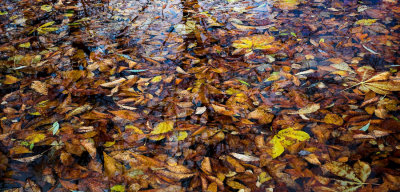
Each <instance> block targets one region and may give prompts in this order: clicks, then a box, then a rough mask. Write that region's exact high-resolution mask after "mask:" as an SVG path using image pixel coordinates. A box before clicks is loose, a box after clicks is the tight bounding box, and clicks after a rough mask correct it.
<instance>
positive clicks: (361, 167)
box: [353, 161, 371, 182]
mask: <svg viewBox="0 0 400 192" xmlns="http://www.w3.org/2000/svg"><path fill="white" fill-rule="evenodd" d="M353 169H354V172H355V173H356V175H357V177H358V178H360V179H361V181H362V182H365V181H367V179H368V177H369V175H370V174H371V167H370V166H369V165H368V163H365V162H362V161H357V162H356V163H354V165H353Z"/></svg>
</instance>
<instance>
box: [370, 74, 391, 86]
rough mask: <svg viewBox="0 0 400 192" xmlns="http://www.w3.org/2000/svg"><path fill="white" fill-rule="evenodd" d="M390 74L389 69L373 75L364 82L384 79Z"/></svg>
mask: <svg viewBox="0 0 400 192" xmlns="http://www.w3.org/2000/svg"><path fill="white" fill-rule="evenodd" d="M390 75H391V73H390V72H389V71H386V72H383V73H379V74H377V75H374V76H373V77H371V78H370V79H368V80H366V81H365V82H366V83H368V82H372V81H385V80H388V79H389V77H390Z"/></svg>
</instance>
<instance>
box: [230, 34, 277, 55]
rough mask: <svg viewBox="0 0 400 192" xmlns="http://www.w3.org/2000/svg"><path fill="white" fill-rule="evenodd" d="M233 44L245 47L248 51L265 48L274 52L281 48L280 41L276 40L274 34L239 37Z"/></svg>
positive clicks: (239, 47) (240, 47)
mask: <svg viewBox="0 0 400 192" xmlns="http://www.w3.org/2000/svg"><path fill="white" fill-rule="evenodd" d="M232 46H233V47H235V48H236V49H242V50H243V49H244V50H245V51H246V52H247V53H249V52H251V51H253V50H264V51H267V52H271V53H274V52H276V51H277V50H278V49H279V46H280V43H279V42H276V41H275V38H274V37H273V36H269V35H253V36H250V37H242V38H239V39H238V40H236V41H234V42H233V44H232Z"/></svg>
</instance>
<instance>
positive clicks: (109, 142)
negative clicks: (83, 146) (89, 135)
mask: <svg viewBox="0 0 400 192" xmlns="http://www.w3.org/2000/svg"><path fill="white" fill-rule="evenodd" d="M114 144H115V141H107V142H106V143H104V144H103V146H104V147H111V146H113V145H114Z"/></svg>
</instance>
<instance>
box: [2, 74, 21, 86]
mask: <svg viewBox="0 0 400 192" xmlns="http://www.w3.org/2000/svg"><path fill="white" fill-rule="evenodd" d="M18 81H19V79H18V78H16V77H14V76H12V75H6V79H5V80H4V82H3V83H4V84H6V85H10V84H14V83H16V82H18Z"/></svg>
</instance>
